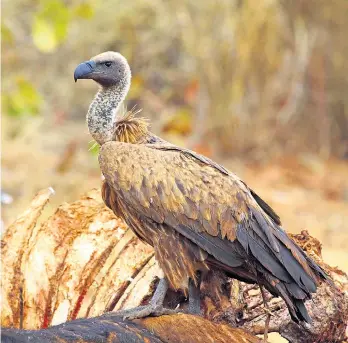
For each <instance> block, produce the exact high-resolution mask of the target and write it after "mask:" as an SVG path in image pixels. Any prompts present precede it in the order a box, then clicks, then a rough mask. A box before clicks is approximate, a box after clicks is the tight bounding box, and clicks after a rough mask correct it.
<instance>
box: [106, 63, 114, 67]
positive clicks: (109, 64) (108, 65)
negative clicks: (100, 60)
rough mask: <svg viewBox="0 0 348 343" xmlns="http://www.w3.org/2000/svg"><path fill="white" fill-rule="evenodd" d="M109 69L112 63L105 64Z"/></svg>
mask: <svg viewBox="0 0 348 343" xmlns="http://www.w3.org/2000/svg"><path fill="white" fill-rule="evenodd" d="M104 64H105V65H106V66H107V67H111V64H112V62H104Z"/></svg>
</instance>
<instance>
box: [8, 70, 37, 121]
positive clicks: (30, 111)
mask: <svg viewBox="0 0 348 343" xmlns="http://www.w3.org/2000/svg"><path fill="white" fill-rule="evenodd" d="M2 104H3V109H4V110H5V112H6V113H7V114H8V115H10V116H14V117H18V116H25V115H37V114H39V111H40V107H41V104H42V97H41V95H40V94H39V92H38V91H37V90H36V89H35V87H34V86H33V84H32V83H31V82H29V81H28V80H26V79H24V78H21V77H19V78H17V80H16V88H15V90H14V91H13V92H11V93H4V94H3V95H2Z"/></svg>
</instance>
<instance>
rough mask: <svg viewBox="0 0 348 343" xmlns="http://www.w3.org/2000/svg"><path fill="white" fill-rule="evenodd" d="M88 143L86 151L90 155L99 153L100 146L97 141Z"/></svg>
mask: <svg viewBox="0 0 348 343" xmlns="http://www.w3.org/2000/svg"><path fill="white" fill-rule="evenodd" d="M88 145H89V148H88V151H89V152H90V153H91V154H92V155H98V154H99V150H100V146H99V144H98V143H97V142H95V141H91V142H89V144H88Z"/></svg>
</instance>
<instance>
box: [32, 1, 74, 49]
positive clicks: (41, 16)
mask: <svg viewBox="0 0 348 343" xmlns="http://www.w3.org/2000/svg"><path fill="white" fill-rule="evenodd" d="M69 19H70V13H69V9H68V8H67V7H66V6H65V5H64V3H63V2H62V1H59V0H51V1H46V2H45V3H44V6H43V7H42V8H41V10H40V11H39V12H38V13H37V14H36V16H35V18H34V22H33V27H32V35H33V41H34V44H35V45H36V47H37V48H38V49H39V50H40V51H42V52H45V53H50V52H53V51H55V49H56V48H57V46H58V45H59V44H60V43H61V42H62V41H64V39H65V37H66V34H67V30H68V24H69Z"/></svg>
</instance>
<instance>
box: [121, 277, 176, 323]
mask: <svg viewBox="0 0 348 343" xmlns="http://www.w3.org/2000/svg"><path fill="white" fill-rule="evenodd" d="M167 291H168V281H167V279H166V278H163V279H161V280H160V282H159V283H158V286H157V288H156V291H155V293H154V295H153V297H152V299H151V300H150V302H149V304H148V305H145V306H138V307H135V308H131V309H129V310H124V311H120V312H119V314H120V315H122V316H123V319H136V318H144V317H149V316H152V317H158V316H163V315H165V314H173V313H178V311H177V310H172V309H169V308H164V307H163V301H164V298H165V296H166V294H167Z"/></svg>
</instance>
